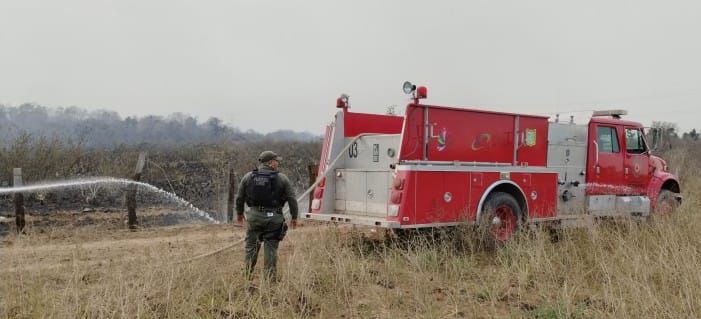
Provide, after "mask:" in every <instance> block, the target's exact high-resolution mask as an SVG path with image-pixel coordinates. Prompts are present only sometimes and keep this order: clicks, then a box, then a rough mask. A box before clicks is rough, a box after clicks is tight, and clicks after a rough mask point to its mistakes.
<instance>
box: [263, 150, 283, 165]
mask: <svg viewBox="0 0 701 319" xmlns="http://www.w3.org/2000/svg"><path fill="white" fill-rule="evenodd" d="M272 160H276V161H278V162H279V161H282V157H280V156H278V155H277V154H275V152H273V151H265V152H263V153H260V155H259V156H258V161H259V162H261V163H265V162H268V161H272Z"/></svg>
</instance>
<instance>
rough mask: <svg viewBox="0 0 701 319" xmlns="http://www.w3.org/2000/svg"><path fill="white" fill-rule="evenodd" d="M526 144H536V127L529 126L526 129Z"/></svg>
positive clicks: (529, 145)
mask: <svg viewBox="0 0 701 319" xmlns="http://www.w3.org/2000/svg"><path fill="white" fill-rule="evenodd" d="M525 142H526V146H528V147H531V146H535V144H536V134H535V129H534V128H527V129H526V141H525Z"/></svg>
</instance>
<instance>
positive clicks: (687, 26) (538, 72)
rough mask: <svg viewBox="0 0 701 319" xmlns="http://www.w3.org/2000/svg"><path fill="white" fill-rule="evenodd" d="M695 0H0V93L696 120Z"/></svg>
mask: <svg viewBox="0 0 701 319" xmlns="http://www.w3.org/2000/svg"><path fill="white" fill-rule="evenodd" d="M699 39H701V1H675V0H671V1H647V0H640V1H618V0H607V1H604V0H592V1H567V0H531V1H523V0H504V1H495V0H480V1H413V0H403V1H380V0H375V1H366V0H358V1H348V0H346V1H329V0H306V1H283V0H279V1H267V0H260V1H237V0H226V1H223V0H222V1H219V0H202V1H194V0H192V1H181V0H114V1H107V0H62V1H53V0H45V1H38V0H0V103H3V104H10V105H19V104H21V103H25V102H33V103H38V104H41V105H46V106H54V107H57V106H80V107H84V108H87V109H91V110H93V109H109V110H114V111H117V112H119V113H120V114H121V115H122V116H132V115H136V116H144V115H148V114H156V115H168V114H171V113H174V112H183V113H188V114H192V115H195V116H197V117H198V118H199V119H201V120H203V121H204V120H206V119H207V118H209V117H212V116H216V117H219V118H221V119H222V120H223V121H224V122H226V123H228V124H230V125H233V126H236V127H239V128H241V129H244V130H247V129H253V130H256V131H259V132H271V131H275V130H280V129H291V130H295V131H306V132H312V133H318V134H322V133H323V128H324V125H326V124H327V123H328V122H330V121H331V120H332V118H333V114H334V112H335V111H336V110H335V100H336V98H337V97H338V96H339V95H340V94H341V93H346V94H349V95H350V101H351V110H352V111H356V112H368V113H384V112H385V111H386V109H387V106H389V105H397V106H398V111H399V113H401V112H403V109H402V108H403V106H404V105H405V104H406V103H407V101H408V98H407V96H405V95H404V94H403V93H402V90H401V85H402V83H403V82H404V81H406V80H410V81H412V82H414V83H416V84H420V85H426V86H427V87H428V89H429V98H428V102H429V103H431V104H438V105H450V106H464V107H474V108H480V109H489V110H497V111H509V112H521V113H529V114H545V115H553V114H555V113H563V114H564V113H566V112H572V111H575V112H574V113H573V114H574V115H575V120H576V121H577V122H580V123H585V122H586V121H587V117H588V113H587V112H586V111H588V110H594V109H627V110H628V111H629V115H628V116H627V118H628V119H632V120H636V121H639V122H642V123H643V124H645V125H649V124H650V123H651V121H653V120H663V121H668V122H673V123H677V124H678V125H679V127H680V128H681V130H682V131H688V130H690V129H692V128H696V129H701V124H699V122H698V121H699V118H701V117H700V116H699V115H701V111H700V110H699V109H700V107H701V40H699Z"/></svg>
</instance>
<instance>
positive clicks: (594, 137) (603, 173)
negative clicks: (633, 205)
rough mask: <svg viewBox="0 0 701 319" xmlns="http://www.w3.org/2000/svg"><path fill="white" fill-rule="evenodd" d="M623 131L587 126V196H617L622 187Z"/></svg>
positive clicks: (599, 124) (614, 128)
mask: <svg viewBox="0 0 701 319" xmlns="http://www.w3.org/2000/svg"><path fill="white" fill-rule="evenodd" d="M622 131H623V129H622V127H620V126H617V125H610V124H603V123H595V122H592V123H590V124H589V146H588V149H589V151H588V152H587V153H588V156H587V176H586V177H587V178H586V180H587V195H617V194H620V193H621V188H622V187H625V185H623V183H624V180H623V154H622V150H621V143H620V141H621V137H622V134H623V132H622Z"/></svg>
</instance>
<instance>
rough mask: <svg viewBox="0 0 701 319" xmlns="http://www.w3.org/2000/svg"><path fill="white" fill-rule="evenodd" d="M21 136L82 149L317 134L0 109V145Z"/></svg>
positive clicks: (26, 107) (177, 118) (80, 111)
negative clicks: (74, 143) (49, 139)
mask: <svg viewBox="0 0 701 319" xmlns="http://www.w3.org/2000/svg"><path fill="white" fill-rule="evenodd" d="M23 134H30V135H33V136H35V137H37V136H45V137H56V138H62V139H69V140H73V141H78V142H79V143H81V144H83V145H84V146H85V147H88V148H99V147H114V146H118V145H140V144H151V145H157V146H175V145H182V144H201V143H221V142H228V143H240V142H262V141H273V142H279V141H299V142H309V141H316V140H319V139H320V136H318V135H314V134H311V133H306V132H304V133H300V132H293V131H289V130H279V131H275V132H272V133H267V134H262V133H258V132H255V131H253V130H247V131H242V130H240V129H238V128H236V127H232V126H229V125H226V124H224V123H223V121H222V120H221V119H219V118H216V117H210V118H209V119H207V120H206V121H200V120H198V118H196V117H193V116H192V115H188V114H183V113H173V114H170V115H168V116H156V115H149V116H144V117H134V116H128V117H125V118H122V117H121V116H120V115H119V114H118V113H117V112H114V111H109V110H96V111H89V110H86V109H84V108H80V107H75V106H71V107H57V108H50V107H46V106H42V105H38V104H33V103H25V104H22V105H19V106H9V105H2V104H0V143H7V141H12V140H15V139H16V138H18V137H20V136H21V135H23Z"/></svg>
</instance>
